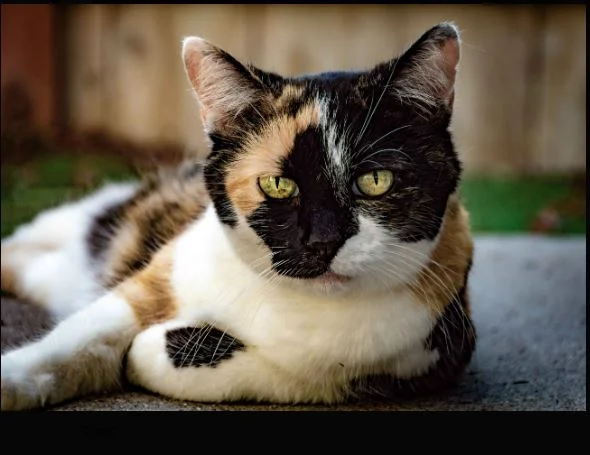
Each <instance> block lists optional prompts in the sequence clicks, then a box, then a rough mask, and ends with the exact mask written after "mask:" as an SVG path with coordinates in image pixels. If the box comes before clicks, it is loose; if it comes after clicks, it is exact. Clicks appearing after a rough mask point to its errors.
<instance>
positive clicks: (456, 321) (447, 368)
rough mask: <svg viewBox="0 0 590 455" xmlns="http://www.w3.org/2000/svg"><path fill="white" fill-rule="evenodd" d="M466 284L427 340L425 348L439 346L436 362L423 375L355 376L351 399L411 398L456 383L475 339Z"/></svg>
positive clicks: (467, 360) (465, 364) (467, 361)
mask: <svg viewBox="0 0 590 455" xmlns="http://www.w3.org/2000/svg"><path fill="white" fill-rule="evenodd" d="M466 276H467V275H466ZM466 280H467V278H466ZM466 286H467V282H465V286H464V287H463V288H462V289H461V290H460V291H459V292H458V293H457V295H456V298H455V299H454V300H453V302H452V303H450V304H449V305H448V306H447V308H446V309H445V311H444V313H443V314H442V315H441V316H440V318H439V320H438V323H437V324H436V326H435V327H434V329H433V330H432V332H431V334H430V336H429V337H428V339H427V340H426V343H425V347H426V349H428V350H434V349H437V350H438V353H439V355H440V358H439V360H438V361H437V362H436V364H434V365H433V366H432V367H430V369H429V370H428V371H427V372H426V373H425V374H423V375H422V376H418V377H416V378H412V379H399V378H396V377H394V376H390V375H373V376H366V377H363V378H359V379H356V380H354V381H353V383H352V384H351V388H350V398H351V399H352V400H353V401H354V400H359V401H362V400H371V399H384V398H385V399H405V398H414V397H417V396H422V395H426V394H428V393H433V392H437V391H441V390H444V389H445V388H448V387H450V386H452V385H454V384H456V383H457V381H458V380H459V378H460V377H461V374H462V373H463V371H464V370H465V368H466V366H467V365H468V363H469V362H470V360H471V356H472V354H473V351H474V349H475V342H476V332H475V327H474V326H473V323H472V321H471V318H470V317H469V316H468V315H467V314H466V312H467V306H468V305H467V301H466V298H465V289H466Z"/></svg>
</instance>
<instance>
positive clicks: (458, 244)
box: [412, 194, 473, 315]
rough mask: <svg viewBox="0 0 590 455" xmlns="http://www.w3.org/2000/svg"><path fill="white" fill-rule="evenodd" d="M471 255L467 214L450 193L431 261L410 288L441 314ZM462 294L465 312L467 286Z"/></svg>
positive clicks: (460, 282) (461, 280) (462, 282)
mask: <svg viewBox="0 0 590 455" xmlns="http://www.w3.org/2000/svg"><path fill="white" fill-rule="evenodd" d="M472 257H473V239H472V237H471V231H470V227H469V215H468V213H467V210H465V208H464V207H463V206H462V205H461V202H460V201H459V197H458V196H457V195H456V194H454V195H452V196H451V197H450V198H449V203H448V205H447V210H446V212H445V217H444V224H443V228H442V231H441V233H440V238H439V241H438V244H437V245H436V247H435V249H434V251H433V252H432V255H431V261H430V263H429V264H428V266H427V267H426V268H425V269H424V270H422V272H421V273H420V275H419V276H418V279H417V282H415V283H414V286H413V287H412V289H413V290H414V293H415V294H416V296H417V297H418V298H419V299H421V300H422V301H426V303H427V304H428V305H429V306H430V307H431V308H432V310H433V311H434V312H435V313H436V314H437V315H438V314H441V313H442V312H443V311H444V309H445V308H446V307H447V305H449V304H450V303H451V302H452V301H453V298H454V297H455V296H456V295H457V293H458V292H459V291H460V290H461V289H462V288H463V286H464V285H465V283H466V278H467V277H466V274H467V273H468V271H469V270H468V269H469V265H470V263H471V260H472ZM464 295H465V306H464V310H465V311H466V312H467V314H469V297H468V292H467V289H465V294H464Z"/></svg>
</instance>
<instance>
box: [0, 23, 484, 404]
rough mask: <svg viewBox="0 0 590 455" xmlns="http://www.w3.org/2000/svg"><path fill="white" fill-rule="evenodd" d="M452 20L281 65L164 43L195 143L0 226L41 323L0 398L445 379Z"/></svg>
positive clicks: (39, 399)
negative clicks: (156, 165)
mask: <svg viewBox="0 0 590 455" xmlns="http://www.w3.org/2000/svg"><path fill="white" fill-rule="evenodd" d="M459 50H460V40H459V35H458V31H457V29H456V28H455V26H454V25H452V24H449V23H441V24H439V25H437V26H435V27H433V28H431V29H430V30H428V31H426V32H425V33H424V34H423V35H422V36H421V37H420V38H419V39H418V40H417V41H416V42H415V43H414V44H413V45H412V46H411V47H409V48H408V49H407V51H405V52H404V53H403V54H402V55H400V56H399V57H397V58H394V59H392V60H390V61H388V62H385V63H381V64H378V65H376V66H375V67H374V68H372V69H370V70H367V71H357V72H328V73H322V74H315V75H305V76H301V77H281V76H280V75H278V74H274V73H270V72H265V71H262V70H261V69H258V68H255V67H254V66H250V65H243V64H242V63H240V62H238V61H237V60H236V59H234V58H233V57H232V56H230V55H229V54H228V53H226V52H225V51H223V50H221V49H219V48H217V47H216V46H214V45H213V44H211V43H209V42H207V41H206V40H204V39H201V38H196V37H190V38H187V39H185V40H184V42H183V48H182V56H183V59H184V65H185V68H186V73H187V75H188V80H189V81H190V83H191V85H192V87H193V89H194V94H195V95H196V99H197V101H198V103H199V106H200V112H201V115H202V123H203V125H204V128H205V131H206V133H207V137H208V139H209V145H210V153H209V155H208V156H207V159H206V161H205V163H204V165H203V166H200V165H199V164H198V163H195V162H187V163H186V164H185V165H184V166H181V167H180V168H179V169H177V170H176V171H175V172H174V173H167V174H166V173H162V174H160V175H159V176H157V177H155V178H151V179H148V180H147V181H144V182H142V183H128V184H127V183H126V184H111V185H108V186H105V187H104V188H102V189H101V190H99V191H97V192H96V193H94V194H91V195H90V196H88V197H86V198H85V199H82V200H80V201H77V202H75V203H70V204H66V205H63V206H60V207H58V208H55V209H52V210H48V211H46V212H44V213H41V214H40V215H38V217H37V218H36V219H34V220H33V221H32V222H31V223H29V224H28V225H24V226H22V227H20V228H19V229H18V230H17V231H16V232H15V233H14V234H13V235H12V236H10V237H9V238H7V239H5V240H3V241H2V269H1V277H2V288H3V289H5V290H7V291H10V292H12V293H14V294H16V295H18V296H21V297H23V298H25V299H27V300H30V301H32V302H35V303H36V304H38V305H41V306H42V307H44V308H46V309H47V310H49V311H50V312H51V314H53V315H54V317H55V318H56V320H58V321H59V323H58V324H57V325H56V326H55V328H54V329H53V330H52V331H51V332H50V333H49V334H48V335H47V336H45V337H43V338H41V339H39V340H37V341H35V342H32V343H30V344H28V345H26V346H24V347H20V348H17V349H15V350H12V351H10V352H8V353H5V354H4V355H2V373H1V378H2V409H3V410H19V409H29V408H35V407H41V406H47V405H53V404H56V403H60V402H63V401H64V400H68V399H72V398H74V397H78V396H82V395H84V394H89V393H93V392H98V391H105V390H112V389H114V388H115V387H117V386H118V385H119V384H120V383H121V380H122V378H127V379H128V380H129V381H130V382H131V383H133V384H135V385H138V386H141V387H143V388H145V389H147V390H149V391H152V392H155V393H159V394H162V395H165V396H169V397H174V398H177V399H183V400H196V401H202V402H220V401H232V400H253V401H267V402H282V403H302V402H308V403H314V402H315V403H320V402H323V403H335V402H341V401H345V400H364V399H369V398H390V399H393V398H397V397H400V396H407V395H408V394H409V395H412V394H416V393H426V392H430V391H434V390H439V389H441V388H442V387H446V386H449V385H451V384H453V383H454V382H455V381H456V380H457V379H458V378H459V377H460V375H461V372H462V371H463V370H464V369H465V367H466V365H467V364H468V363H469V361H470V358H471V355H472V351H473V349H474V347H475V330H474V327H473V325H472V322H471V319H470V312H469V304H468V291H467V280H468V275H469V270H470V266H471V260H472V254H473V244H472V238H471V234H470V228H469V222H468V215H467V212H466V210H465V209H464V208H463V206H462V204H461V202H460V200H459V197H458V195H457V186H458V182H459V178H460V174H461V165H460V162H459V159H458V156H457V153H456V151H455V148H454V145H453V141H452V138H451V134H450V132H449V129H448V128H449V123H450V120H451V115H452V107H453V97H454V82H455V75H456V68H457V64H458V62H459Z"/></svg>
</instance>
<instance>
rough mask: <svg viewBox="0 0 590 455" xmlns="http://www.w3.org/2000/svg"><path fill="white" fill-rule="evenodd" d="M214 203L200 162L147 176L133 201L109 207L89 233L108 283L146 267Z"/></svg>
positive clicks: (91, 251)
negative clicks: (207, 188) (160, 250)
mask: <svg viewBox="0 0 590 455" xmlns="http://www.w3.org/2000/svg"><path fill="white" fill-rule="evenodd" d="M208 204H209V197H208V195H207V192H206V189H205V184H204V181H203V176H202V168H201V165H200V164H199V163H193V162H190V163H184V164H183V165H181V166H178V167H176V168H171V169H167V170H164V171H160V172H159V173H157V174H153V175H149V176H146V177H144V179H143V180H142V182H141V184H140V185H139V186H138V189H137V190H136V191H135V193H134V194H133V195H132V196H131V197H129V198H128V199H126V200H124V201H122V202H120V201H118V202H115V203H114V204H112V205H110V206H108V207H105V208H104V210H103V211H102V212H101V213H100V214H99V215H98V216H97V217H96V218H95V219H94V220H93V223H92V226H91V228H90V229H89V232H88V235H87V237H86V241H87V248H88V253H89V255H90V260H91V261H92V262H93V263H94V264H95V266H96V267H97V268H98V269H99V270H100V273H99V275H100V279H101V282H102V284H103V285H104V286H106V287H109V288H110V287H113V286H115V285H116V284H118V283H120V282H121V281H123V280H124V279H125V278H127V277H128V276H130V275H132V274H133V273H135V272H137V271H139V270H140V269H142V268H143V267H145V266H146V265H147V264H148V263H149V262H150V260H151V259H152V257H153V255H154V254H155V253H156V252H157V251H158V250H159V249H161V248H162V246H164V245H165V244H166V243H168V242H169V241H170V240H171V239H173V238H175V237H176V236H178V235H179V234H180V233H181V232H182V231H183V230H184V229H185V228H186V227H187V225H188V224H189V223H190V222H192V221H194V220H195V219H198V218H199V216H200V215H201V214H202V212H203V210H204V208H205V207H206V206H207V205H208Z"/></svg>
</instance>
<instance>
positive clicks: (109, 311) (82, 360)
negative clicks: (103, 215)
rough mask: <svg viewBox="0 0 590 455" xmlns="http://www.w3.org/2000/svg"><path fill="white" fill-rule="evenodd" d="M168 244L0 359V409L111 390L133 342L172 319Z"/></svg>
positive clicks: (115, 383)
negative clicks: (105, 290) (144, 263)
mask: <svg viewBox="0 0 590 455" xmlns="http://www.w3.org/2000/svg"><path fill="white" fill-rule="evenodd" d="M172 249H173V247H172V244H169V245H167V246H166V247H164V248H163V249H162V250H160V252H159V253H158V254H156V256H154V258H153V259H152V261H151V262H150V264H149V266H148V267H146V268H145V269H143V270H142V271H140V272H138V273H137V274H136V275H134V276H133V277H131V278H129V279H127V280H126V281H124V282H123V283H121V284H120V285H118V286H117V287H116V288H115V289H114V290H112V291H110V292H108V293H107V294H105V295H104V296H102V297H100V298H99V299H98V300H96V301H95V302H94V303H92V304H90V305H87V306H85V307H84V308H82V309H81V310H79V311H77V312H76V313H74V314H72V315H71V316H69V317H68V318H67V319H65V320H64V321H62V322H61V323H59V324H58V325H57V326H56V327H55V328H54V329H53V330H52V331H51V332H49V334H48V335H46V336H45V337H44V338H41V339H40V340H39V341H36V342H34V343H31V344H28V345H25V346H23V347H21V348H17V349H15V350H13V351H9V352H7V353H6V354H3V355H2V358H1V375H0V376H1V382H2V401H1V404H2V410H20V409H30V408H36V407H40V406H45V405H51V404H56V403H60V402H62V401H64V400H67V399H71V398H75V397H78V396H81V395H84V394H88V393H94V392H99V391H106V390H111V389H113V387H115V386H116V385H117V383H118V382H119V379H120V378H121V373H122V365H123V358H124V356H125V353H126V352H127V350H128V348H129V346H130V344H131V342H132V340H133V337H134V336H135V335H136V334H137V333H139V332H140V331H141V330H143V329H145V328H146V327H149V326H150V325H151V324H153V323H157V322H161V321H166V320H168V319H171V318H173V317H174V315H175V313H176V306H175V301H174V298H173V296H172V295H171V292H170V287H169V285H168V283H169V282H168V275H169V271H170V265H171V256H172V255H171V252H172Z"/></svg>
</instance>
